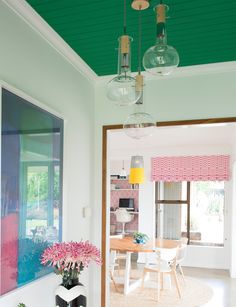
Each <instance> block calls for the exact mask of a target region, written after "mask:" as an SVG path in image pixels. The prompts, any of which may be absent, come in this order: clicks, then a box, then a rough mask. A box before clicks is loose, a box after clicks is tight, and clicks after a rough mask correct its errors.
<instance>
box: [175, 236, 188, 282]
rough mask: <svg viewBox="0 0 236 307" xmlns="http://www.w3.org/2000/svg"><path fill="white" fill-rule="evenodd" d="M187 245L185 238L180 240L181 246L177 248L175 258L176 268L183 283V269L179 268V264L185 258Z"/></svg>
mask: <svg viewBox="0 0 236 307" xmlns="http://www.w3.org/2000/svg"><path fill="white" fill-rule="evenodd" d="M187 243H188V238H185V237H183V238H181V245H180V247H179V248H178V253H177V257H176V268H177V269H179V272H180V274H181V276H182V278H183V280H184V281H185V278H184V272H183V269H182V267H181V263H182V262H183V261H184V259H185V257H186V251H187Z"/></svg>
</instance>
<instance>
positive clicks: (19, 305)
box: [17, 303, 26, 307]
mask: <svg viewBox="0 0 236 307" xmlns="http://www.w3.org/2000/svg"><path fill="white" fill-rule="evenodd" d="M17 307H26V305H25V304H23V303H19V304H18V306H17Z"/></svg>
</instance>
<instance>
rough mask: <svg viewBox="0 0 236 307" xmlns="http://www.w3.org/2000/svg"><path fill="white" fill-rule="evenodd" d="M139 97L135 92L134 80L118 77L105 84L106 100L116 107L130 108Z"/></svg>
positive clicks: (139, 94) (129, 77)
mask: <svg viewBox="0 0 236 307" xmlns="http://www.w3.org/2000/svg"><path fill="white" fill-rule="evenodd" d="M140 96H141V93H140V92H136V91H135V78H133V77H131V76H125V75H119V76H116V77H115V78H113V79H112V80H111V81H109V82H108V84H107V97H108V99H109V100H110V101H111V102H113V103H114V104H116V105H118V106H130V105H132V104H135V103H136V102H137V101H138V100H139V98H140Z"/></svg>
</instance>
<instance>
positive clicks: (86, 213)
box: [83, 207, 92, 218]
mask: <svg viewBox="0 0 236 307" xmlns="http://www.w3.org/2000/svg"><path fill="white" fill-rule="evenodd" d="M91 213H92V211H91V208H90V207H83V217H84V218H86V217H91Z"/></svg>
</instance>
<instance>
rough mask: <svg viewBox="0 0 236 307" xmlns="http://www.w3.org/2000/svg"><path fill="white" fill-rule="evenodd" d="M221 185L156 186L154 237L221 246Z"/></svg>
mask: <svg viewBox="0 0 236 307" xmlns="http://www.w3.org/2000/svg"><path fill="white" fill-rule="evenodd" d="M224 195H225V192H224V182H223V181H191V182H189V181H188V182H186V181H182V182H164V181H159V182H157V183H156V236H157V237H158V236H159V237H163V238H166V239H179V238H180V237H187V238H188V239H189V244H193V245H204V246H209V245H214V246H223V244H224Z"/></svg>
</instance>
